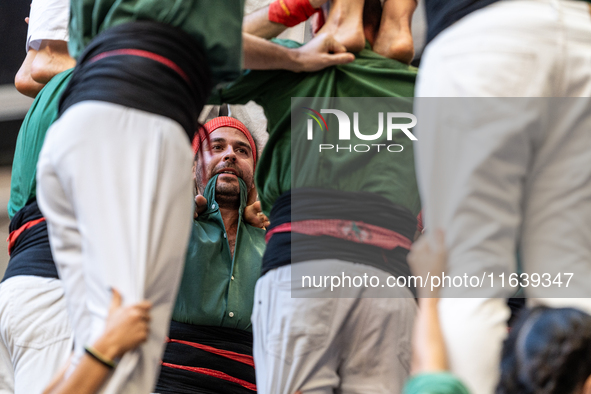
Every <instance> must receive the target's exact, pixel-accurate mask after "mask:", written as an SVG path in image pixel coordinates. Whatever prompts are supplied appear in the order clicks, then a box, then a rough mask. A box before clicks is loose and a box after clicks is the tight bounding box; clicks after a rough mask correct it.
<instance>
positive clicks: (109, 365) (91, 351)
mask: <svg viewBox="0 0 591 394" xmlns="http://www.w3.org/2000/svg"><path fill="white" fill-rule="evenodd" d="M84 350H86V353H87V354H88V355H89V356H91V357H92V358H94V359H95V360H96V361H98V362H100V363H101V364H103V365H104V366H105V367H107V368H109V369H113V368H115V367H116V366H117V364H115V361H113V360H110V359H109V358H108V357H105V356H103V355H102V354H101V353H100V352H99V351H98V350H96V349H95V348H93V347H92V346H85V347H84Z"/></svg>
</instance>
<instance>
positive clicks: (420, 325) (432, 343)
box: [408, 230, 448, 374]
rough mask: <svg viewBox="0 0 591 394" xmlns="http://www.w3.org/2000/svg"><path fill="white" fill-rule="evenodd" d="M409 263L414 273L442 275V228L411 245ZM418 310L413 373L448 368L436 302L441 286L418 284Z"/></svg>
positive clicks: (424, 276) (443, 265)
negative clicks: (431, 286) (432, 286)
mask: <svg viewBox="0 0 591 394" xmlns="http://www.w3.org/2000/svg"><path fill="white" fill-rule="evenodd" d="M408 263H409V265H410V268H411V270H412V273H413V275H417V276H421V277H422V278H423V280H425V279H426V278H427V273H429V274H430V276H441V273H442V272H443V269H444V268H445V265H446V263H447V255H446V251H445V243H444V235H443V232H442V231H440V230H437V231H435V233H434V234H426V235H423V236H422V237H421V238H419V240H418V241H417V242H415V243H414V245H413V246H412V249H411V252H410V254H409V255H408ZM417 293H418V298H419V300H418V301H419V313H418V315H417V319H416V321H415V328H414V334H413V368H412V369H413V373H415V374H417V373H425V372H442V371H446V370H447V369H448V365H447V353H446V350H445V342H444V340H443V334H442V332H441V326H440V324H439V314H438V311H437V306H438V303H439V298H438V297H439V288H434V289H433V291H432V290H431V288H430V287H428V286H424V287H423V286H420V287H417Z"/></svg>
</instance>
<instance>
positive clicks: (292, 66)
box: [242, 33, 355, 72]
mask: <svg viewBox="0 0 591 394" xmlns="http://www.w3.org/2000/svg"><path fill="white" fill-rule="evenodd" d="M242 38H243V47H244V68H246V69H253V70H289V71H293V72H313V71H318V70H321V69H323V68H326V67H329V66H334V65H337V64H345V63H350V62H352V61H353V60H355V56H354V55H353V54H351V53H347V52H346V51H347V50H346V48H345V47H344V46H343V45H342V44H340V43H338V42H337V41H335V39H334V38H333V37H332V36H329V35H326V34H319V35H317V36H316V37H314V38H313V39H312V40H311V41H310V42H308V43H307V44H306V45H304V46H302V47H300V48H291V49H290V48H286V47H283V46H281V45H277V44H274V43H272V42H270V41H267V40H265V39H263V38H260V37H256V36H254V35H252V34H248V33H243V34H242Z"/></svg>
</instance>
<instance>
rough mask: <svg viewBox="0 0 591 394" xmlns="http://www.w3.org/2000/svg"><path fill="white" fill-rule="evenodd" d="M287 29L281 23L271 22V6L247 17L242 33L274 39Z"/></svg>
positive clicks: (243, 23)
mask: <svg viewBox="0 0 591 394" xmlns="http://www.w3.org/2000/svg"><path fill="white" fill-rule="evenodd" d="M285 29H287V27H286V26H284V25H282V24H281V23H275V22H271V21H270V20H269V6H266V7H263V8H261V9H259V10H257V11H255V12H253V13H252V14H249V15H246V16H245V17H244V20H243V22H242V31H243V32H245V33H248V34H252V35H255V36H257V37H261V38H266V39H269V38H273V37H277V36H278V35H279V34H281V33H283V32H284V31H285Z"/></svg>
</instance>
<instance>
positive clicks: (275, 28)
mask: <svg viewBox="0 0 591 394" xmlns="http://www.w3.org/2000/svg"><path fill="white" fill-rule="evenodd" d="M324 3H326V0H276V1H274V2H273V3H271V4H270V5H268V6H266V7H263V8H261V9H259V10H257V11H255V12H253V13H251V14H249V15H247V16H245V17H244V21H243V23H242V30H243V31H244V32H245V33H248V34H252V35H255V36H257V37H261V38H266V39H269V38H273V37H277V36H278V35H279V34H281V33H282V32H283V31H284V30H285V29H287V28H288V27H292V26H296V25H297V24H299V23H301V22H305V21H306V20H307V19H308V18H309V17H310V16H311V15H312V14H314V13H316V12H317V11H318V9H319V8H320V6H322V4H324Z"/></svg>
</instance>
